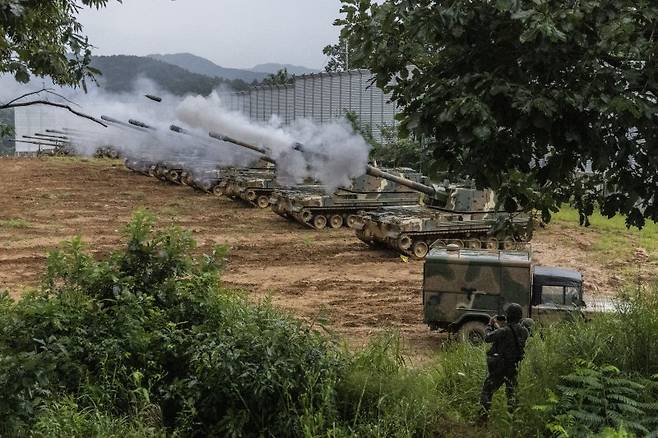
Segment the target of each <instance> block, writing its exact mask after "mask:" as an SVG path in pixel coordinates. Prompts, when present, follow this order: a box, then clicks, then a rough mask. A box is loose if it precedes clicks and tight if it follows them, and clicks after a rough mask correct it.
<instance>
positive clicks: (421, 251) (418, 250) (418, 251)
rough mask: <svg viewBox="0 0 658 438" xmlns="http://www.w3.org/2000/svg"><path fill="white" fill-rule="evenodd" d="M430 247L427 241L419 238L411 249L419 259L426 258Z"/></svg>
mask: <svg viewBox="0 0 658 438" xmlns="http://www.w3.org/2000/svg"><path fill="white" fill-rule="evenodd" d="M429 250H430V247H429V245H427V243H426V242H423V241H422V240H419V241H418V242H416V243H414V244H413V247H412V248H411V251H412V252H413V253H414V256H415V257H416V258H419V259H424V258H425V256H426V255H427V253H428V252H429Z"/></svg>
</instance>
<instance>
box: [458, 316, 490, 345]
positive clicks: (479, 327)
mask: <svg viewBox="0 0 658 438" xmlns="http://www.w3.org/2000/svg"><path fill="white" fill-rule="evenodd" d="M485 328H486V325H485V324H484V323H482V322H480V321H468V322H466V323H464V324H462V326H461V327H459V332H457V338H458V339H459V340H460V341H462V342H470V343H472V344H481V343H482V342H484V333H485V331H484V329H485Z"/></svg>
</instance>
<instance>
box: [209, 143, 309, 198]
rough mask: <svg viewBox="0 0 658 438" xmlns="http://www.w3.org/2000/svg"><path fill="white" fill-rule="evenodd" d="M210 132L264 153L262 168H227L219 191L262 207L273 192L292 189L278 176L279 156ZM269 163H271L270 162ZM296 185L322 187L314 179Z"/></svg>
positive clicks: (297, 187)
mask: <svg viewBox="0 0 658 438" xmlns="http://www.w3.org/2000/svg"><path fill="white" fill-rule="evenodd" d="M209 136H210V137H211V138H213V139H215V140H218V141H222V142H226V143H231V144H234V145H236V146H241V147H243V148H246V149H249V150H251V151H253V152H256V153H258V155H259V156H260V161H261V166H260V168H247V169H241V168H234V169H227V171H226V172H224V175H223V177H222V180H221V181H220V182H219V183H218V185H217V186H216V187H215V188H214V193H215V194H222V195H225V196H228V197H230V198H232V199H239V200H242V201H244V202H246V203H248V204H249V205H252V206H256V207H259V208H266V207H269V206H270V200H271V199H272V198H271V196H272V194H273V193H274V192H275V191H281V190H288V189H290V187H288V186H285V187H284V186H282V185H281V184H280V183H279V181H278V178H277V171H276V160H274V159H273V158H272V157H270V156H269V151H268V150H267V149H266V148H263V147H259V146H255V145H252V144H249V143H246V142H243V141H240V140H237V139H235V138H232V137H229V136H227V135H223V134H220V133H217V132H210V133H209ZM267 164H269V166H267ZM295 189H305V190H312V191H314V192H318V191H321V188H318V185H316V184H314V183H312V182H311V183H309V184H302V185H297V186H295Z"/></svg>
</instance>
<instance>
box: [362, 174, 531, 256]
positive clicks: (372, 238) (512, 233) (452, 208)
mask: <svg viewBox="0 0 658 438" xmlns="http://www.w3.org/2000/svg"><path fill="white" fill-rule="evenodd" d="M381 176H382V177H383V178H389V175H386V174H385V173H383V174H382V175H381ZM397 182H398V183H400V184H402V185H404V186H406V187H409V188H413V189H414V190H416V189H418V190H419V191H421V192H422V193H423V194H424V195H425V196H424V197H423V199H422V202H421V203H420V204H416V205H405V206H395V207H385V208H382V209H379V210H376V211H371V212H362V214H360V215H359V216H358V218H357V220H355V221H353V222H352V223H351V224H350V226H351V227H352V228H354V229H355V231H356V235H357V237H358V238H359V239H361V240H362V241H363V242H366V243H367V244H369V245H383V246H385V247H389V248H392V249H394V250H396V251H398V252H400V253H402V254H404V255H408V256H412V257H415V258H420V259H422V258H424V257H425V256H426V255H427V253H428V251H429V249H430V247H432V246H446V245H448V244H456V245H458V246H460V247H468V248H489V249H497V248H501V249H512V248H514V247H516V246H518V244H519V243H524V242H527V241H528V240H529V239H530V237H531V236H530V233H529V232H528V230H529V227H528V224H529V223H528V216H526V215H523V214H519V213H512V214H510V213H507V212H501V211H498V210H496V196H495V194H494V192H493V191H492V190H479V189H476V188H475V187H474V186H473V185H472V184H470V183H468V182H464V183H457V184H451V183H445V184H444V185H442V186H434V187H430V186H425V187H422V186H423V184H418V183H415V184H411V183H410V182H408V181H403V180H399V179H398V180H397Z"/></svg>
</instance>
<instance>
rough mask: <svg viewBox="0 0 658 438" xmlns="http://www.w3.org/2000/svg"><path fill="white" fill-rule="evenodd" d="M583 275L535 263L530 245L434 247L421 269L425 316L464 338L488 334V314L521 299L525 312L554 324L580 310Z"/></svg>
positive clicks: (437, 326) (433, 324)
mask: <svg viewBox="0 0 658 438" xmlns="http://www.w3.org/2000/svg"><path fill="white" fill-rule="evenodd" d="M582 293H583V291H582V275H581V274H580V273H579V272H576V271H572V270H568V269H562V268H549V267H539V266H537V267H535V266H534V265H533V263H532V254H531V253H530V251H505V250H501V251H496V250H475V249H463V248H459V247H457V246H456V245H448V247H447V248H434V249H432V251H431V252H430V254H429V255H428V257H427V258H426V260H425V265H424V274H423V314H424V321H425V323H426V324H428V325H429V326H430V328H431V329H432V330H442V331H447V332H450V333H457V334H458V335H459V337H460V338H461V339H464V340H467V339H470V340H477V339H479V338H481V337H483V336H484V329H485V326H486V324H487V323H488V322H489V319H490V318H491V317H492V316H494V315H497V314H503V313H504V312H505V307H506V305H507V304H509V303H513V302H514V303H518V304H520V305H521V307H522V308H523V316H524V317H531V318H533V319H534V320H535V321H536V322H538V323H540V324H550V323H553V322H557V321H560V320H563V319H565V318H569V317H571V316H572V315H573V314H574V313H576V314H580V313H581V308H582V306H583V305H584V303H583V300H582Z"/></svg>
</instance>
